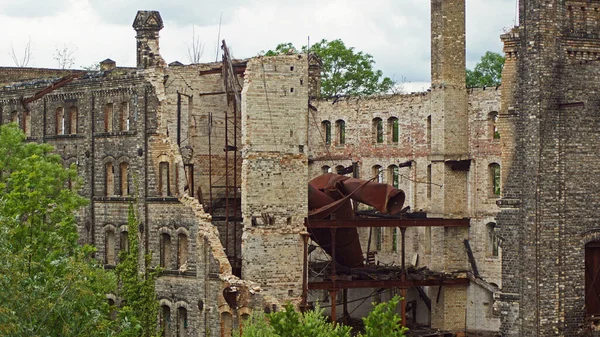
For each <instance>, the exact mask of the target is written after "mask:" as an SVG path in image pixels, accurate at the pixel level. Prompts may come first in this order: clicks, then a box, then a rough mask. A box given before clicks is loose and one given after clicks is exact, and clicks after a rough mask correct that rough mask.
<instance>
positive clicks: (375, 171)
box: [371, 165, 383, 183]
mask: <svg viewBox="0 0 600 337" xmlns="http://www.w3.org/2000/svg"><path fill="white" fill-rule="evenodd" d="M371 177H377V179H375V181H376V182H378V183H383V170H382V169H381V166H380V165H375V166H373V168H372V169H371Z"/></svg>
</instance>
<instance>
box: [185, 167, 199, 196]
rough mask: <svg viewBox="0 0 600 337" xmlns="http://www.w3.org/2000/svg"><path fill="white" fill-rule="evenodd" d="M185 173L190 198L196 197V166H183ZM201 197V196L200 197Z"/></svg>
mask: <svg viewBox="0 0 600 337" xmlns="http://www.w3.org/2000/svg"><path fill="white" fill-rule="evenodd" d="M183 169H184V171H185V177H186V182H187V186H186V187H187V191H188V194H189V195H190V197H193V196H194V165H193V164H185V165H184V166H183ZM198 197H200V196H198Z"/></svg>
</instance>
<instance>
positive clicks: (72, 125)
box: [69, 106, 78, 135]
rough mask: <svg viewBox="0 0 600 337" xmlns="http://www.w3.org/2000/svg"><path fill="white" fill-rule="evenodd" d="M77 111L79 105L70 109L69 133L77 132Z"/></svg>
mask: <svg viewBox="0 0 600 337" xmlns="http://www.w3.org/2000/svg"><path fill="white" fill-rule="evenodd" d="M77 112H78V109H77V107H74V106H73V107H71V108H70V109H69V133H70V134H72V135H74V134H77Z"/></svg>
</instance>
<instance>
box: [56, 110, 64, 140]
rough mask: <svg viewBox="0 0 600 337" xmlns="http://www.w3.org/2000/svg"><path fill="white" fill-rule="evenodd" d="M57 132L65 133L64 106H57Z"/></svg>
mask: <svg viewBox="0 0 600 337" xmlns="http://www.w3.org/2000/svg"><path fill="white" fill-rule="evenodd" d="M55 122H56V134H57V135H64V134H65V109H64V108H62V107H59V108H56V121H55Z"/></svg>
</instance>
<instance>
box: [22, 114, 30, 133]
mask: <svg viewBox="0 0 600 337" xmlns="http://www.w3.org/2000/svg"><path fill="white" fill-rule="evenodd" d="M23 133H25V136H26V137H31V112H29V111H25V112H24V113H23Z"/></svg>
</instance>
